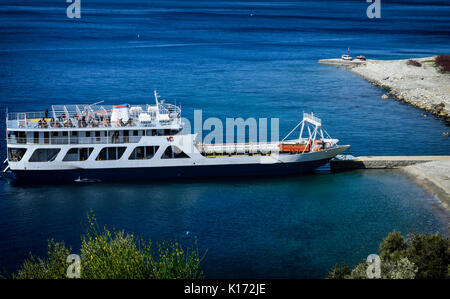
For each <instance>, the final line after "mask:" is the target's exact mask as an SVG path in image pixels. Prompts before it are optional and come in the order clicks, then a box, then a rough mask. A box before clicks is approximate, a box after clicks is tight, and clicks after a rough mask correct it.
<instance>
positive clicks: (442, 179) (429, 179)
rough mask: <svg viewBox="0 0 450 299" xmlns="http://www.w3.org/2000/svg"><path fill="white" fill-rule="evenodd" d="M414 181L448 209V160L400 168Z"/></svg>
mask: <svg viewBox="0 0 450 299" xmlns="http://www.w3.org/2000/svg"><path fill="white" fill-rule="evenodd" d="M401 169H402V171H404V172H405V173H406V174H408V175H410V176H412V177H414V178H415V180H416V182H417V183H418V184H419V185H420V186H422V187H423V188H425V189H427V190H428V191H430V192H431V193H433V194H435V195H436V196H437V197H438V198H439V200H440V201H441V202H442V204H443V205H444V206H445V207H446V208H447V209H448V210H450V161H447V160H441V161H432V162H426V163H419V164H415V165H410V166H406V167H403V168H401Z"/></svg>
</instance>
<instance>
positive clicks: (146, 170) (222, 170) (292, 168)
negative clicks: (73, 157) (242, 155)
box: [12, 158, 331, 184]
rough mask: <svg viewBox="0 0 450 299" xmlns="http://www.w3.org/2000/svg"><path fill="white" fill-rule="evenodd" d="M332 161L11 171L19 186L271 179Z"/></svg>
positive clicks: (307, 170) (305, 171) (299, 172)
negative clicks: (240, 178)
mask: <svg viewBox="0 0 450 299" xmlns="http://www.w3.org/2000/svg"><path fill="white" fill-rule="evenodd" d="M330 159H331V158H326V159H320V160H314V161H301V162H290V163H274V164H229V165H195V166H171V167H141V168H101V169H66V170H13V171H12V174H13V178H14V180H15V181H16V182H18V183H24V182H26V183H49V184H53V183H65V182H81V183H83V182H123V181H136V182H137V181H140V182H142V181H154V180H160V179H164V180H168V179H169V180H170V179H194V178H218V177H228V178H230V177H271V176H272V177H273V176H288V175H298V174H303V173H308V172H311V171H313V170H314V169H316V168H318V167H320V166H322V165H325V164H326V163H328V162H329V160H330Z"/></svg>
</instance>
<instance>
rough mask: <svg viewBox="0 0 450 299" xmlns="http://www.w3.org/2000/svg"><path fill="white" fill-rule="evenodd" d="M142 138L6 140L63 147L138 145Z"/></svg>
mask: <svg viewBox="0 0 450 299" xmlns="http://www.w3.org/2000/svg"><path fill="white" fill-rule="evenodd" d="M141 138H142V136H128V137H127V136H109V137H77V136H66V137H51V136H50V137H49V138H39V139H34V138H23V137H15V138H14V137H11V138H8V139H7V142H8V144H17V145H20V144H24V145H38V144H41V145H58V144H61V145H64V144H122V143H138V142H139V141H140V140H141Z"/></svg>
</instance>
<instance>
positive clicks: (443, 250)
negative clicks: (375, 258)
mask: <svg viewBox="0 0 450 299" xmlns="http://www.w3.org/2000/svg"><path fill="white" fill-rule="evenodd" d="M378 254H379V256H380V260H381V278H384V279H413V278H417V279H448V278H450V240H449V239H448V238H444V237H442V236H441V235H440V234H430V235H425V234H416V233H412V234H409V239H408V240H407V239H406V238H404V237H403V236H402V235H401V234H400V233H399V232H397V231H394V232H392V233H389V234H388V236H387V237H386V238H385V239H384V240H383V241H382V242H381V243H380V246H379V250H378ZM343 265H345V264H343ZM346 267H347V266H346V265H345V267H344V266H340V265H336V266H335V268H334V269H332V270H331V271H330V272H329V274H328V277H327V278H332V279H342V278H346V279H362V278H367V274H366V270H367V267H368V264H367V263H366V262H365V261H363V262H361V263H359V264H358V265H357V266H356V267H355V268H354V269H353V270H349V269H348V267H347V268H346Z"/></svg>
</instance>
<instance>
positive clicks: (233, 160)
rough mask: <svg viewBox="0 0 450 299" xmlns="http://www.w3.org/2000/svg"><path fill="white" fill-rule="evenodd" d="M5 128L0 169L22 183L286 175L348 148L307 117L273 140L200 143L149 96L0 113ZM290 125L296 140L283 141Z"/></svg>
mask: <svg viewBox="0 0 450 299" xmlns="http://www.w3.org/2000/svg"><path fill="white" fill-rule="evenodd" d="M6 124H7V159H6V160H5V164H7V166H6V168H5V169H4V172H8V173H10V174H12V176H13V178H14V179H15V180H17V181H22V182H41V183H42V182H44V183H55V182H61V181H64V182H91V181H94V182H97V181H124V180H134V181H136V180H154V179H172V178H211V177H223V176H226V177H237V176H278V175H292V174H299V173H304V172H308V171H311V170H314V169H315V168H317V167H319V166H321V165H324V164H326V163H327V162H328V161H329V160H330V159H331V158H333V157H334V156H336V155H337V154H339V153H340V152H342V151H343V150H345V149H347V148H349V146H348V145H337V143H338V140H337V139H332V138H330V137H329V136H328V134H327V133H326V131H325V130H323V129H322V123H321V120H320V119H319V118H317V117H315V116H314V115H312V114H307V113H304V114H303V120H302V121H301V122H300V123H299V124H298V125H297V127H296V128H294V130H292V131H291V132H290V133H289V134H288V136H286V138H284V139H283V140H282V141H279V142H266V143H233V144H204V143H201V141H197V140H196V134H191V133H184V132H183V123H182V121H181V109H180V107H178V106H176V105H172V104H167V103H164V102H163V101H160V100H159V98H158V94H157V93H156V91H155V104H154V105H119V106H106V105H102V104H101V103H96V104H92V105H59V106H58V105H54V106H52V107H51V110H50V111H49V110H46V111H45V112H19V113H7V120H6ZM297 128H300V135H299V137H298V138H297V139H291V140H287V137H289V136H290V135H292V133H293V132H294V131H295V130H296V129H297ZM303 132H308V137H302V134H303ZM324 133H325V134H324ZM325 135H326V137H325Z"/></svg>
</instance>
